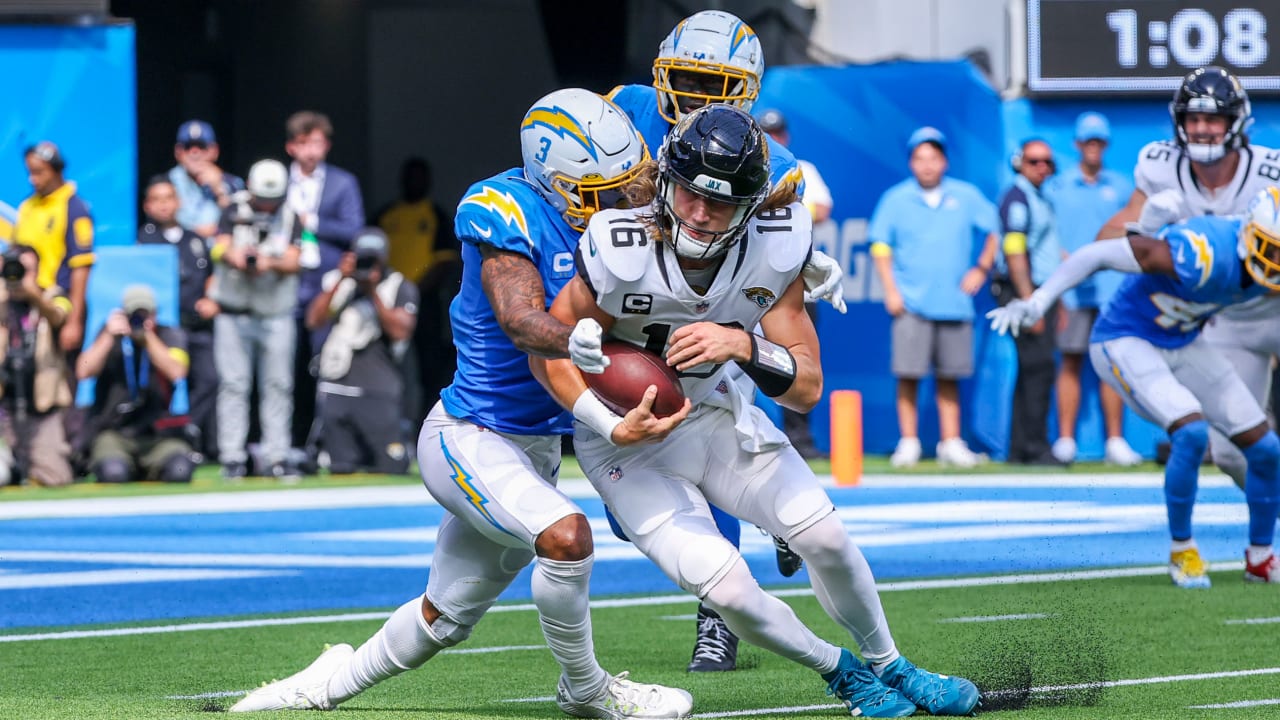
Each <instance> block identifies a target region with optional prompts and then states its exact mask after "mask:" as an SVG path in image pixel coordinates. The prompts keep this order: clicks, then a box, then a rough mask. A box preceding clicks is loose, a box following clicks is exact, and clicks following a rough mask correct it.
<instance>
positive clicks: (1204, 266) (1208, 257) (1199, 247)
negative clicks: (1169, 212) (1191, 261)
mask: <svg viewBox="0 0 1280 720" xmlns="http://www.w3.org/2000/svg"><path fill="white" fill-rule="evenodd" d="M1186 238H1187V240H1188V242H1190V243H1191V249H1192V250H1193V251H1195V254H1196V270H1199V271H1200V282H1198V283H1196V287H1197V288H1200V287H1204V284H1205V283H1206V282H1209V275H1210V274H1211V273H1212V272H1213V246H1211V245H1210V244H1209V238H1207V237H1205V236H1204V235H1202V234H1200V233H1196V232H1191V231H1187V233H1186Z"/></svg>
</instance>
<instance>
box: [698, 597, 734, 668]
mask: <svg viewBox="0 0 1280 720" xmlns="http://www.w3.org/2000/svg"><path fill="white" fill-rule="evenodd" d="M737 666H738V636H737V635H734V634H733V633H732V632H730V631H729V626H728V625H726V624H725V622H724V618H722V617H720V616H719V615H718V614H716V611H715V610H712V609H711V608H709V607H707V606H706V605H698V641H697V642H696V643H694V645H693V659H692V660H690V661H689V667H688V668H687V669H688V671H689V672H728V671H729V670H733V669H734V668H736V667H737Z"/></svg>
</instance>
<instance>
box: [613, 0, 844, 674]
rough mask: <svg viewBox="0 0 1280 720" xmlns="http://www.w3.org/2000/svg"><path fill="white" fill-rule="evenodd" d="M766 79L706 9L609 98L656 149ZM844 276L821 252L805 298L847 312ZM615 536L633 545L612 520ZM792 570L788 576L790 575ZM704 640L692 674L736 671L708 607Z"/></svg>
mask: <svg viewBox="0 0 1280 720" xmlns="http://www.w3.org/2000/svg"><path fill="white" fill-rule="evenodd" d="M763 76H764V51H763V50H762V49H761V47H760V39H759V38H758V37H756V34H755V31H754V30H752V29H751V27H750V26H749V25H747V24H746V23H744V22H743V21H742V20H741V19H739V18H738V17H737V16H735V15H732V14H730V13H727V12H723V11H720V10H704V11H702V12H699V13H695V14H693V15H690V16H689V17H687V18H685V19H684V20H681V21H680V22H679V24H677V25H676V26H675V27H674V28H673V29H672V30H671V32H670V33H669V34H668V35H667V37H666V39H664V40H663V41H662V44H661V45H659V46H658V56H657V57H656V58H655V59H654V61H653V84H652V85H620V86H618V87H616V88H614V89H613V90H612V91H610V93H609V99H610V100H612V101H614V102H615V103H616V104H617V105H618V107H620V108H622V110H623V111H624V112H626V113H627V115H628V116H629V117H630V118H631V120H632V122H634V123H635V125H636V128H637V129H638V130H639V131H640V134H641V135H643V136H644V140H645V143H646V144H647V145H648V146H649V147H651V148H657V147H661V146H662V141H663V139H664V138H666V136H667V133H669V132H670V131H671V128H672V126H673V125H675V124H676V122H677V121H679V120H680V118H682V117H684V116H685V115H686V114H688V113H690V112H693V111H694V110H697V109H698V108H700V107H703V106H704V105H710V104H712V103H723V104H726V105H733V106H734V107H737V108H740V109H742V110H743V111H746V112H750V111H751V106H752V105H753V104H754V103H755V101H756V98H757V97H758V96H759V95H760V79H761V77H763ZM767 141H768V154H767V158H768V164H769V173H770V178H771V181H772V183H773V186H774V187H781V186H782V185H783V183H785V182H788V181H789V182H792V183H794V184H796V185H797V186H798V188H799V190H798V192H800V193H801V194H803V190H804V178H803V177H802V176H801V174H800V167H799V165H798V164H797V163H796V158H795V156H794V155H792V154H791V151H790V150H788V149H787V148H786V147H784V146H783V145H781V144H780V143H778V142H777V141H776V140H774V139H773V138H771V137H767ZM842 276H843V271H842V270H841V269H840V267H839V266H838V265H837V264H836V262H835V261H834V260H832V259H831V258H830V257H828V256H827V255H825V254H824V253H822V252H821V251H817V250H815V251H814V252H813V253H812V256H811V258H810V260H809V262H808V263H807V264H806V267H805V272H804V277H805V286H806V300H807V301H810V302H813V301H814V300H815V299H825V300H827V301H829V302H830V303H831V304H832V306H834V307H835V308H836V309H837V310H839V311H840V312H842V313H843V312H844V311H845V303H844V289H843V287H842V285H841V278H842ZM712 510H713V514H714V516H715V518H716V524H717V525H718V526H719V527H720V532H721V533H723V534H724V536H725V538H726V539H728V540H729V541H730V542H732V543H733V544H734V546H735V547H737V546H738V544H739V542H740V541H741V532H742V531H741V527H740V525H739V523H738V521H737V519H735V518H734V517H733V516H732V515H729V514H728V513H726V512H724V511H722V510H720V509H719V508H712ZM610 526H611V527H613V528H614V533H615V534H617V535H618V536H619V537H622V538H623V539H624V540H625V539H626V538H625V537H624V536H623V533H621V532H620V531H619V530H618V528H617V524H616V523H615V522H613V516H612V514H610ZM774 543H775V545H777V548H778V567H779V569H783V568H785V571H784V572H785V574H786V575H788V576H790V575H793V574H795V573H796V572H797V571H798V570H799V568H800V559H799V556H798V555H796V554H794V553H792V552H791V550H790V549H789V548H788V547H787V546H786V543H785V542H783V541H782V539H781V538H774ZM787 571H789V572H787ZM697 622H698V635H697V641H696V643H695V645H694V650H693V659H692V660H691V661H690V663H689V668H688V669H689V671H690V672H713V671H724V670H732V669H734V667H736V665H737V656H738V639H737V638H736V637H734V636H733V634H732V633H730V632H729V631H728V629H727V628H726V626H725V624H724V621H723V620H721V619H720V618H719V617H718V616H716V614H715V613H714V612H713V611H711V610H710V609H708V608H706V607H699V608H698V619H697Z"/></svg>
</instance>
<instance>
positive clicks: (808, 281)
mask: <svg viewBox="0 0 1280 720" xmlns="http://www.w3.org/2000/svg"><path fill="white" fill-rule="evenodd" d="M801 274H802V275H803V277H804V301H805V302H817V301H819V300H826V301H827V302H829V303H831V307H833V308H835V309H836V310H837V311H838V312H841V313H843V312H845V311H847V310H848V309H849V308H848V307H847V306H846V305H845V304H844V269H842V268H841V267H840V263H838V262H836V261H835V258H832V257H831V256H830V255H827V254H826V253H824V252H822V251H821V250H814V251H813V254H812V255H810V256H809V262H808V263H806V264H805V266H804V271H803V272H802V273H801Z"/></svg>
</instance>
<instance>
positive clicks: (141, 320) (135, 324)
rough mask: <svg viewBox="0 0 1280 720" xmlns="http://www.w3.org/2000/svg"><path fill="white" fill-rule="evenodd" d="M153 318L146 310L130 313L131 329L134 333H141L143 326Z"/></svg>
mask: <svg viewBox="0 0 1280 720" xmlns="http://www.w3.org/2000/svg"><path fill="white" fill-rule="evenodd" d="M149 317H151V313H150V312H148V311H146V310H134V311H133V312H131V313H129V329H130V330H132V331H133V332H135V333H136V332H139V331H141V330H142V328H143V326H145V325H146V324H147V318H149Z"/></svg>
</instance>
